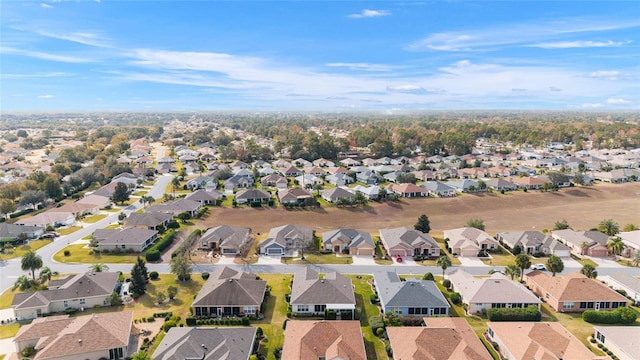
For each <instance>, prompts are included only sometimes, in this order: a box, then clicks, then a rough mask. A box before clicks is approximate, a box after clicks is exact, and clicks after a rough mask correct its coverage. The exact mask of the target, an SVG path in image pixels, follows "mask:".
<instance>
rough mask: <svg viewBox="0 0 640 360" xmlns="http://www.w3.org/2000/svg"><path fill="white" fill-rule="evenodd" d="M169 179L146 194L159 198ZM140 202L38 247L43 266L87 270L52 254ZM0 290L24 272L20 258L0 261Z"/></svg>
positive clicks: (122, 268)
mask: <svg viewBox="0 0 640 360" xmlns="http://www.w3.org/2000/svg"><path fill="white" fill-rule="evenodd" d="M171 179H173V176H172V175H165V176H160V177H158V180H157V181H156V183H155V184H154V185H153V186H152V187H151V189H150V190H149V191H148V192H147V195H148V196H153V198H154V199H161V198H162V197H163V195H164V193H165V189H166V187H167V185H168V184H169V183H171ZM141 207H142V204H141V203H140V202H139V201H137V202H135V203H134V204H131V205H129V206H127V207H126V208H124V209H123V210H121V211H118V212H114V213H110V215H109V216H107V217H106V218H104V219H102V220H100V221H98V222H96V223H93V224H85V225H84V227H83V228H82V229H80V230H78V231H76V232H74V233H72V234H69V235H65V236H61V237H59V238H56V239H55V240H54V241H53V242H52V243H51V244H49V245H47V246H45V247H42V248H40V249H38V250H37V251H36V252H37V253H38V255H40V256H41V257H42V261H43V262H44V266H48V267H50V268H51V269H52V270H54V271H57V272H59V273H61V274H62V273H79V272H84V271H86V270H87V267H88V265H87V264H62V263H58V262H55V261H54V260H53V255H54V254H55V253H57V252H58V251H60V250H62V249H63V248H65V247H66V246H67V245H68V244H71V243H73V242H74V241H77V240H80V239H82V238H83V237H85V236H87V235H89V234H92V233H93V232H94V231H95V230H96V229H102V228H104V227H106V226H107V225H109V224H113V223H115V222H118V215H119V214H120V213H121V212H124V213H125V214H127V215H129V214H130V213H132V212H134V211H136V210H138V209H140V208H141ZM109 269H110V270H113V271H126V272H129V271H130V270H131V265H122V264H120V265H109ZM0 273H1V274H2V275H1V276H0V292H2V291H4V290H6V289H7V288H9V287H11V286H13V284H14V283H15V282H16V279H17V278H18V277H20V276H21V275H23V274H26V273H25V272H23V271H22V269H20V259H19V258H17V259H11V260H5V261H1V262H0Z"/></svg>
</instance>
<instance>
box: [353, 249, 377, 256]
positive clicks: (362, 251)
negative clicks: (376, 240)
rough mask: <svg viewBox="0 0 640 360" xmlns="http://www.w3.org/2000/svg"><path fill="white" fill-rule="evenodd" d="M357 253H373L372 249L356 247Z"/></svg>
mask: <svg viewBox="0 0 640 360" xmlns="http://www.w3.org/2000/svg"><path fill="white" fill-rule="evenodd" d="M356 254H357V255H373V249H358V251H357V253H356Z"/></svg>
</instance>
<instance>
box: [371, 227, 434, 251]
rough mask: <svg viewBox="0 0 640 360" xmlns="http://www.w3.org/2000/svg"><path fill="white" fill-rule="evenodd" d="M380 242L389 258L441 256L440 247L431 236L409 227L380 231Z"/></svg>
mask: <svg viewBox="0 0 640 360" xmlns="http://www.w3.org/2000/svg"><path fill="white" fill-rule="evenodd" d="M380 240H381V241H382V245H383V246H384V248H385V250H387V254H388V255H389V256H413V255H423V256H427V257H438V256H440V246H438V243H437V242H436V241H435V240H434V239H433V238H432V237H431V236H429V234H425V233H421V232H420V231H417V230H413V229H409V228H407V227H399V228H394V229H380Z"/></svg>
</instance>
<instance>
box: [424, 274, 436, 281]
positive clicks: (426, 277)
mask: <svg viewBox="0 0 640 360" xmlns="http://www.w3.org/2000/svg"><path fill="white" fill-rule="evenodd" d="M422 280H431V281H433V274H432V273H430V272H428V273H426V274H424V275H422Z"/></svg>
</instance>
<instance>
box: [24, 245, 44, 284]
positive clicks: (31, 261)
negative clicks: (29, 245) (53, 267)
mask: <svg viewBox="0 0 640 360" xmlns="http://www.w3.org/2000/svg"><path fill="white" fill-rule="evenodd" d="M41 267H42V258H41V257H40V255H38V254H36V253H34V252H33V251H31V250H29V251H27V252H26V253H25V254H24V255H23V256H22V260H21V261H20V268H22V270H24V271H31V278H32V279H33V281H35V280H36V270H38V269H40V268H41Z"/></svg>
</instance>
